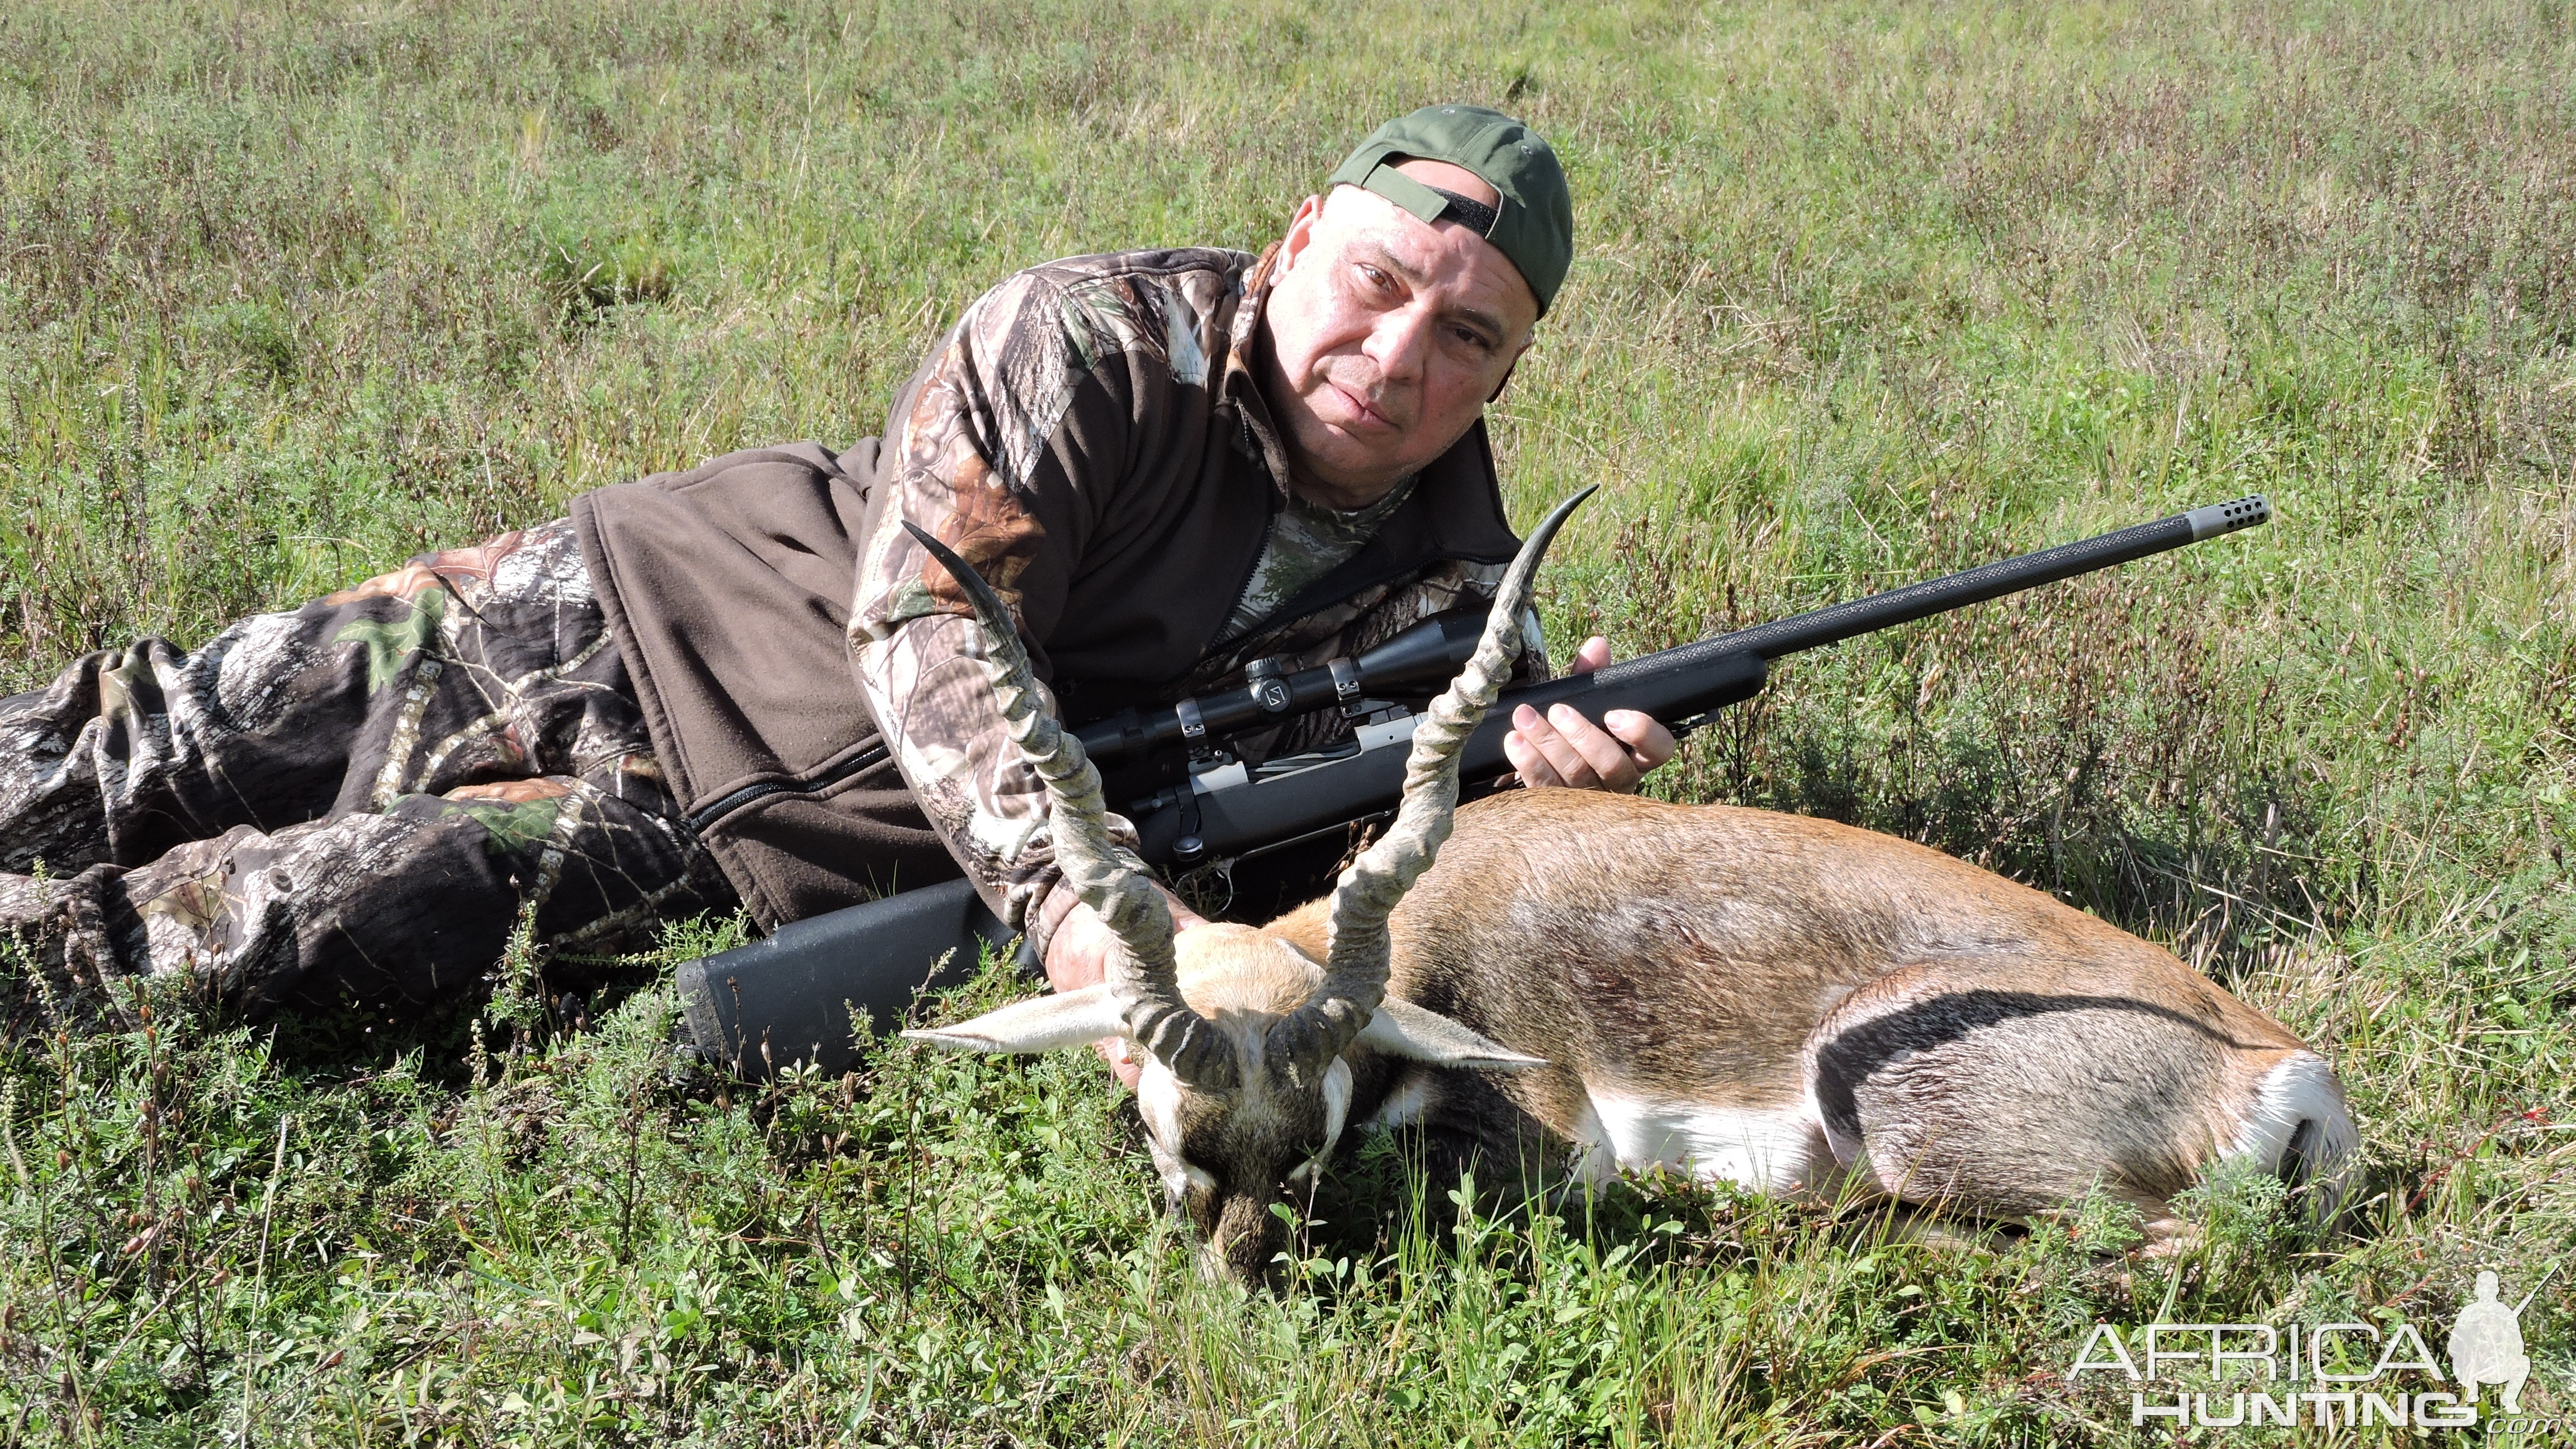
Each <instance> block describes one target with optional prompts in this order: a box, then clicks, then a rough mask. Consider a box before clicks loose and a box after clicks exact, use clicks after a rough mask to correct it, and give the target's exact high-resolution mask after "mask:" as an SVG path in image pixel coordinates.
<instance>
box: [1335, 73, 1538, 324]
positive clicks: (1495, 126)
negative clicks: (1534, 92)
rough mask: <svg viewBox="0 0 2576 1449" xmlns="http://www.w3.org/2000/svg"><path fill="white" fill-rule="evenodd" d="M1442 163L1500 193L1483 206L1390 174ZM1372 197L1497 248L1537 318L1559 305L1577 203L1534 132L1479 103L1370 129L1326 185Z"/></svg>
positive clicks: (1427, 109) (1427, 111)
mask: <svg viewBox="0 0 2576 1449" xmlns="http://www.w3.org/2000/svg"><path fill="white" fill-rule="evenodd" d="M1409 160H1423V161H1446V162H1448V163H1450V164H1451V165H1453V166H1464V167H1466V168H1467V169H1468V170H1470V171H1473V172H1475V173H1476V174H1477V175H1478V176H1481V177H1483V178H1485V184H1486V185H1488V186H1491V187H1492V188H1494V190H1495V191H1496V192H1498V193H1500V194H1501V196H1502V202H1501V204H1500V205H1497V206H1485V205H1483V204H1481V203H1479V202H1477V201H1475V200H1473V199H1471V198H1469V197H1464V196H1460V195H1458V194H1457V193H1456V192H1454V191H1443V190H1441V189H1440V188H1438V187H1436V186H1425V185H1423V184H1422V183H1421V182H1419V181H1416V180H1414V179H1413V178H1412V177H1410V176H1407V175H1405V174H1404V173H1403V172H1401V171H1398V170H1396V169H1395V163H1396V162H1398V161H1409ZM1325 185H1326V186H1327V187H1328V188H1329V187H1333V186H1346V185H1347V186H1356V187H1359V188H1360V189H1361V190H1363V191H1374V192H1376V193H1377V194H1378V195H1380V196H1383V197H1385V198H1386V199H1387V200H1389V201H1392V202H1394V203H1395V204H1396V205H1398V206H1400V207H1403V208H1404V209H1405V210H1406V211H1409V212H1412V213H1413V214H1414V215H1415V216H1418V217H1420V218H1422V219H1423V220H1424V221H1437V220H1439V219H1440V218H1441V217H1442V216H1444V215H1445V216H1447V217H1448V218H1449V219H1450V220H1452V221H1456V222H1459V223H1461V224H1462V225H1464V226H1466V227H1467V228H1468V229H1469V230H1471V231H1473V232H1475V233H1476V234H1477V235H1479V236H1482V237H1483V238H1484V239H1485V240H1486V241H1489V242H1491V243H1493V244H1494V246H1495V248H1496V249H1497V250H1499V251H1501V252H1502V254H1503V255H1504V256H1506V257H1509V258H1510V259H1511V263H1512V265H1513V266H1515V267H1518V268H1519V269H1520V273H1521V280H1522V281H1525V282H1527V283H1529V289H1530V292H1531V293H1532V294H1533V295H1535V296H1536V297H1537V298H1538V310H1539V314H1540V315H1541V316H1545V315H1546V314H1547V305H1548V303H1550V302H1553V301H1555V300H1556V289H1557V288H1558V287H1559V286H1561V285H1563V284H1564V282H1565V269H1566V268H1567V267H1568V266H1569V265H1571V264H1572V263H1573V261H1574V199H1573V198H1572V197H1571V196H1569V195H1567V193H1566V190H1565V171H1564V169H1563V168H1561V167H1559V166H1558V165H1557V164H1556V152H1555V151H1554V150H1553V149H1551V148H1550V147H1549V146H1548V144H1547V142H1545V141H1542V140H1540V139H1539V136H1538V133H1537V132H1535V131H1533V130H1531V129H1530V128H1529V127H1527V126H1524V125H1522V124H1521V123H1520V122H1518V121H1515V120H1513V119H1512V118H1511V117H1509V116H1506V115H1504V114H1503V113H1502V112H1500V111H1495V110H1488V109H1486V108H1485V107H1483V106H1424V107H1423V108H1422V109H1421V110H1418V111H1415V112H1414V113H1413V114H1412V115H1409V116H1402V117H1399V118H1397V119H1395V120H1392V121H1389V122H1387V123H1386V124H1385V125H1383V126H1380V127H1378V128H1377V129H1376V130H1374V131H1371V132H1370V133H1369V138H1368V139H1367V140H1365V141H1362V142H1361V143H1360V148H1359V149H1358V150H1356V151H1353V152H1352V153H1351V155H1350V159H1349V160H1347V161H1344V162H1343V163H1342V164H1341V166H1340V168H1339V169H1337V170H1335V171H1334V172H1333V175H1332V179H1331V180H1330V181H1328V182H1326V183H1325Z"/></svg>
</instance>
